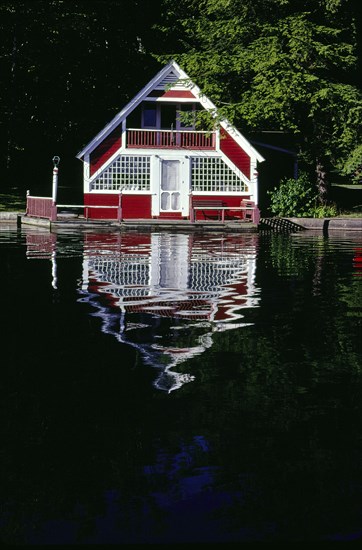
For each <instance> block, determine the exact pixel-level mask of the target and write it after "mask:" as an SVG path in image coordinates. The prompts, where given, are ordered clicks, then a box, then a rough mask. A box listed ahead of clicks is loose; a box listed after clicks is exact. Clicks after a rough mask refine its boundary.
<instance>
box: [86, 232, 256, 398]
mask: <svg viewBox="0 0 362 550" xmlns="http://www.w3.org/2000/svg"><path fill="white" fill-rule="evenodd" d="M101 239H102V236H100V235H97V236H94V235H89V236H86V241H85V245H84V261H83V284H82V295H83V298H82V301H87V302H90V303H91V304H92V306H94V307H95V308H96V311H97V312H96V313H95V315H96V316H99V317H100V318H101V319H102V330H103V331H104V332H106V333H110V334H113V335H114V336H116V337H117V339H118V340H119V341H121V342H124V343H127V344H130V345H132V346H133V347H135V348H137V349H138V351H139V352H140V353H141V355H142V357H143V359H144V361H145V362H146V363H148V364H150V365H152V366H155V367H158V368H161V370H162V373H161V375H160V376H159V377H158V379H157V380H156V386H157V387H159V388H162V389H166V390H168V391H171V390H172V389H175V388H177V387H180V386H181V385H182V384H183V383H185V382H187V381H189V380H192V377H190V376H189V375H186V374H180V373H176V372H174V371H173V370H171V369H172V367H174V366H175V365H178V364H180V363H182V362H184V361H186V360H187V359H190V358H192V357H193V356H195V355H198V354H200V353H202V352H203V351H205V349H206V348H208V347H211V346H212V333H213V332H215V331H220V330H227V329H231V328H238V327H241V326H243V325H244V323H242V317H243V315H242V313H241V310H242V308H245V307H255V306H256V305H257V303H258V298H257V296H256V292H255V288H254V272H255V245H254V236H253V235H252V234H250V235H248V236H245V237H240V236H237V237H232V236H229V237H225V236H219V235H215V237H212V238H210V235H209V234H208V236H207V238H206V237H203V236H202V235H190V234H169V233H149V234H131V233H127V234H116V235H115V234H112V235H107V236H105V237H104V239H105V240H104V242H101V243H100V240H101Z"/></svg>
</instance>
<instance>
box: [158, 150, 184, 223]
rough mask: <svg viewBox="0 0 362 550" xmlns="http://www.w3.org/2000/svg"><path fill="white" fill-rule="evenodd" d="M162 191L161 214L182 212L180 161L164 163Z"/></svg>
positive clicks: (165, 161)
mask: <svg viewBox="0 0 362 550" xmlns="http://www.w3.org/2000/svg"><path fill="white" fill-rule="evenodd" d="M160 191H161V192H160V212H180V211H181V179H180V161H179V160H163V161H162V168H161V190H160Z"/></svg>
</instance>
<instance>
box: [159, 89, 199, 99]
mask: <svg viewBox="0 0 362 550" xmlns="http://www.w3.org/2000/svg"><path fill="white" fill-rule="evenodd" d="M161 97H189V98H191V97H192V98H193V99H195V96H194V94H193V93H192V92H190V91H189V90H167V91H165V92H164V93H163V94H162V96H161Z"/></svg>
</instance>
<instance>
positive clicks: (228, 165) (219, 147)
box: [77, 61, 264, 223]
mask: <svg viewBox="0 0 362 550" xmlns="http://www.w3.org/2000/svg"><path fill="white" fill-rule="evenodd" d="M202 109H206V110H207V111H209V112H211V113H215V112H216V107H215V105H214V104H213V103H212V102H211V101H210V100H209V99H208V98H206V97H205V96H204V95H203V94H202V93H201V91H200V89H199V88H198V87H197V86H196V85H195V84H194V83H192V82H191V81H190V79H189V77H188V75H187V74H186V73H185V72H184V71H183V70H182V69H181V68H180V67H179V65H178V64H177V63H176V62H175V61H172V62H170V63H169V64H168V65H166V66H165V67H164V68H163V69H162V70H161V71H160V72H159V73H158V74H156V76H155V77H154V78H153V79H152V80H151V81H150V82H149V83H148V84H147V85H146V86H145V87H144V88H143V89H142V90H141V91H140V92H139V93H138V94H137V95H136V96H135V97H134V98H133V99H132V100H131V101H130V102H129V103H128V105H126V106H125V107H124V108H123V109H122V110H121V111H120V112H119V113H118V114H117V115H116V116H115V117H114V118H113V120H112V121H111V122H110V123H109V124H108V125H107V126H106V127H105V128H104V129H103V130H102V131H101V132H99V134H97V135H96V136H95V137H94V139H92V141H91V142H90V143H88V145H86V146H85V147H84V148H83V149H82V151H80V153H79V154H78V155H77V157H78V158H79V159H80V160H82V161H83V164H84V206H85V208H86V210H87V217H88V218H94V219H117V218H118V219H124V220H127V219H163V218H166V219H174V220H175V219H176V220H177V219H186V220H187V219H191V220H194V219H195V217H196V216H197V219H198V220H199V219H200V220H202V219H208V218H219V219H222V220H224V219H226V218H229V217H235V218H241V219H243V218H244V219H251V220H252V221H254V222H256V223H257V222H258V217H259V210H258V178H257V164H258V162H262V161H263V160H264V159H263V157H262V156H261V155H260V154H259V153H258V152H257V151H256V150H255V149H254V147H252V145H251V144H250V143H249V142H248V141H247V140H246V139H245V137H243V136H242V135H241V133H240V132H239V131H238V130H237V129H236V128H234V127H233V126H232V125H230V124H229V123H228V122H227V121H226V120H224V121H223V122H221V124H220V125H218V127H217V128H215V130H214V131H212V132H210V131H200V130H196V129H195V125H194V124H192V125H190V126H186V125H185V123H183V121H182V120H181V118H180V116H179V113H183V112H188V113H190V112H191V113H193V112H195V115H196V112H197V111H198V110H202ZM191 118H192V117H191ZM195 118H196V117H195ZM107 206H109V207H110V208H107ZM100 207H101V208H100Z"/></svg>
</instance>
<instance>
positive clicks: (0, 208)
mask: <svg viewBox="0 0 362 550" xmlns="http://www.w3.org/2000/svg"><path fill="white" fill-rule="evenodd" d="M25 208H26V195H25V193H24V196H20V195H19V193H0V212H25Z"/></svg>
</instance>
